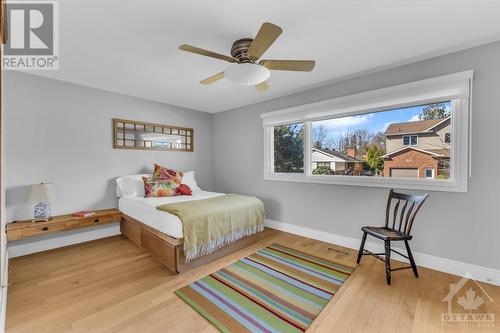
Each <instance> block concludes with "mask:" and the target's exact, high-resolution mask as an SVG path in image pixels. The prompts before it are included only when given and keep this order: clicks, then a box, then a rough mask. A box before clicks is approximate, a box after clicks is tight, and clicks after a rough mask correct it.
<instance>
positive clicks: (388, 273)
mask: <svg viewBox="0 0 500 333" xmlns="http://www.w3.org/2000/svg"><path fill="white" fill-rule="evenodd" d="M384 247H385V278H386V280H387V285H388V286H390V285H391V242H390V241H384Z"/></svg>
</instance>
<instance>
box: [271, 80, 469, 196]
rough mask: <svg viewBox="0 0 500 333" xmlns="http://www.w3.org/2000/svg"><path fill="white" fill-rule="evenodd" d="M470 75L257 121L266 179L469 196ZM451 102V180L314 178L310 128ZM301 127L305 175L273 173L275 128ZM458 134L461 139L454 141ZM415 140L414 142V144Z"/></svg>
mask: <svg viewBox="0 0 500 333" xmlns="http://www.w3.org/2000/svg"><path fill="white" fill-rule="evenodd" d="M472 78H473V71H472V70H470V71H465V72H460V73H455V74H450V75H445V76H440V77H435V78H431V79H427V80H422V81H416V82H411V83H406V84H402V85H397V86H393V87H388V88H383V89H378V90H373V91H369V92H365V93H360V94H355V95H349V96H344V97H339V98H334V99H330V100H326V101H321V102H317V103H311V104H305V105H300V106H296V107H292V108H287V109H283V110H278V111H273V112H268V113H264V114H262V115H261V118H262V119H263V126H264V179H265V180H272V181H291V182H303V183H321V184H338V185H352V186H371V187H384V188H404V189H416V190H432V191H448V192H467V188H468V178H469V176H470V145H471V143H470V128H469V126H470V114H471V107H470V99H471V91H472ZM445 100H451V104H452V109H453V112H454V116H453V117H452V122H451V127H452V130H451V142H452V143H453V144H452V145H451V151H450V159H451V163H450V169H451V175H450V179H449V180H436V179H419V180H415V179H409V178H398V179H396V178H389V177H363V176H335V175H313V174H312V170H311V169H312V165H311V156H312V142H311V141H312V139H311V132H312V122H313V121H318V120H324V119H331V118H336V117H345V116H351V115H358V114H363V113H370V112H376V111H384V110H390V109H394V108H404V107H409V106H414V105H418V104H429V103H436V102H442V101H445ZM293 123H303V124H304V137H305V140H304V173H300V174H285V173H276V172H274V171H273V169H274V151H273V142H274V138H273V136H274V131H273V127H274V126H278V125H285V124H293ZM457 133H460V135H457ZM417 140H418V139H417Z"/></svg>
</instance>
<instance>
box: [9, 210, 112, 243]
mask: <svg viewBox="0 0 500 333" xmlns="http://www.w3.org/2000/svg"><path fill="white" fill-rule="evenodd" d="M120 220H121V213H120V211H119V210H118V209H103V210H96V212H95V215H92V216H89V217H76V216H72V215H60V216H54V217H52V218H51V219H50V220H49V221H45V222H32V220H26V221H16V222H12V223H8V224H7V226H6V231H7V240H9V241H13V240H18V239H22V238H28V237H34V236H41V235H47V234H52V233H55V232H60V231H66V230H72V229H80V228H85V227H91V226H95V225H101V224H108V223H114V222H120Z"/></svg>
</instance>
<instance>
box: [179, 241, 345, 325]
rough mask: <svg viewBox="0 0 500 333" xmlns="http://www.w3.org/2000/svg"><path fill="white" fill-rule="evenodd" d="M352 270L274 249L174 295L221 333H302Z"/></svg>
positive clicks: (311, 256) (307, 256) (184, 288)
mask: <svg viewBox="0 0 500 333" xmlns="http://www.w3.org/2000/svg"><path fill="white" fill-rule="evenodd" d="M353 270H354V268H352V267H348V266H345V265H341V264H338V263H335V262H332V261H329V260H325V259H322V258H318V257H316V256H313V255H311V254H308V253H304V252H301V251H297V250H294V249H291V248H288V247H286V246H283V245H278V244H273V245H271V246H269V247H266V248H263V249H261V250H259V251H257V252H256V253H254V254H252V255H250V256H248V257H246V258H244V259H242V260H239V261H237V262H236V263H234V264H232V265H230V266H227V267H225V268H223V269H221V270H219V271H217V272H215V273H213V274H210V275H207V276H205V277H204V278H202V279H200V280H198V281H196V282H194V283H192V284H190V285H187V286H185V287H183V288H181V289H179V290H177V291H176V294H177V295H178V296H179V297H180V298H182V299H183V300H184V301H185V302H186V303H187V304H189V305H190V306H191V307H193V308H194V309H195V310H196V311H198V313H200V314H201V315H202V316H203V317H205V318H206V319H207V320H208V321H210V322H211V323H212V324H213V325H215V327H217V328H218V329H219V330H220V331H221V332H269V333H271V332H305V330H306V329H307V328H308V327H309V326H310V325H311V323H312V322H313V320H314V319H315V318H316V317H317V316H318V315H319V313H320V312H321V310H323V308H324V307H325V306H326V304H327V303H328V301H329V300H330V299H331V298H332V297H333V295H335V293H336V292H337V290H338V289H339V288H340V286H341V285H342V283H344V281H345V280H346V279H347V278H348V277H349V275H350V274H351V273H352V271H353Z"/></svg>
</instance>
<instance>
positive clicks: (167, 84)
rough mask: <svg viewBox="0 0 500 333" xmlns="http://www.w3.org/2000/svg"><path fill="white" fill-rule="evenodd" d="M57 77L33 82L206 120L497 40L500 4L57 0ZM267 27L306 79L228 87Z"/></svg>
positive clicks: (283, 76)
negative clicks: (230, 72) (304, 69)
mask: <svg viewBox="0 0 500 333" xmlns="http://www.w3.org/2000/svg"><path fill="white" fill-rule="evenodd" d="M59 3H60V41H59V44H60V69H59V71H53V72H42V71H38V72H35V73H33V74H36V75H42V76H46V77H51V78H55V79H59V80H63V81H68V82H72V83H77V84H82V85H86V86H91V87H96V88H101V89H105V90H110V91H115V92H119V93H123V94H127V95H132V96H138V97H142V98H145V99H149V100H154V101H160V102H164V103H169V104H174V105H179V106H184V107H188V108H192V109H197V110H201V111H207V112H220V111H224V110H228V109H232V108H235V107H239V106H243V105H248V104H252V103H256V102H260V101H263V100H268V99H272V98H275V97H278V96H283V95H286V94H289V93H293V92H297V91H301V90H306V89H309V88H312V87H314V86H319V85H321V84H324V83H326V82H329V81H333V80H336V79H339V78H343V77H347V76H352V75H356V74H359V73H363V72H367V71H371V70H374V69H378V68H384V67H388V66H392V65H397V64H402V63H405V62H409V61H413V60H419V59H424V58H427V57H430V56H434V55H437V54H443V53H447V52H451V51H455V50H458V49H462V48H467V47H471V46H475V45H479V44H484V43H487V42H490V41H494V40H498V39H500V19H499V18H500V2H499V1H481V0H471V1H463V0H453V1H445V0H434V1H432V0H429V1H405V0H400V1H387V0H384V1H382V0H366V1H361V0H358V1H356V0H349V1H339V0H325V1H324V0H315V1H296V0H265V1H264V0H251V1H248V2H244V1H235V0H214V1H202V0H197V1H188V0H184V1H178V0H163V1H162V0H140V1H118V0H85V1H84V0H64V1H60V2H59ZM265 21H269V22H272V23H274V24H277V25H279V26H281V27H282V28H283V34H282V35H281V36H280V37H279V38H278V40H277V41H276V43H275V44H274V45H273V46H272V47H271V49H269V50H268V52H267V53H266V54H265V55H264V57H263V58H265V59H273V58H275V59H315V60H316V61H317V64H316V68H315V69H314V71H313V72H311V73H300V72H281V71H274V72H273V73H272V76H271V78H270V79H269V81H268V82H269V85H270V89H269V90H268V91H266V92H263V93H259V92H257V91H256V90H255V89H254V88H253V87H242V86H237V85H234V84H232V83H231V82H229V81H227V80H226V79H224V80H221V81H219V82H217V83H215V84H213V85H211V86H202V85H200V84H198V81H199V80H201V79H204V78H206V77H208V76H210V75H212V74H215V73H217V72H220V71H222V70H224V69H225V68H226V67H227V66H228V65H229V63H226V62H224V61H220V60H216V59H211V58H207V57H203V56H199V55H194V54H189V53H186V52H183V51H180V50H178V48H177V47H178V45H180V44H183V43H187V44H192V45H195V46H198V47H202V48H206V49H209V50H212V51H215V52H220V53H225V54H229V49H230V47H231V44H232V42H233V41H234V40H236V39H238V38H242V37H253V36H254V35H255V34H256V32H257V30H258V29H259V27H260V25H261V24H262V23H263V22H265Z"/></svg>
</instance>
